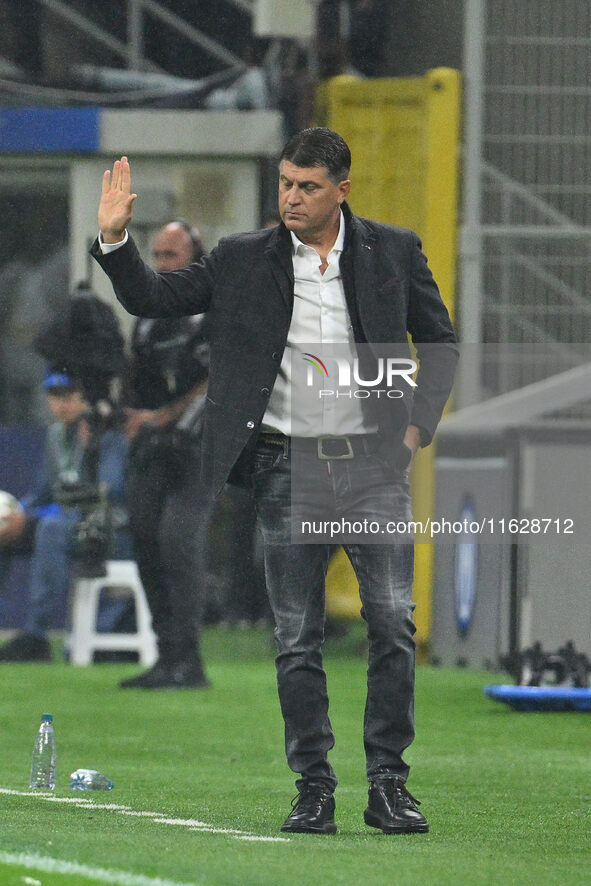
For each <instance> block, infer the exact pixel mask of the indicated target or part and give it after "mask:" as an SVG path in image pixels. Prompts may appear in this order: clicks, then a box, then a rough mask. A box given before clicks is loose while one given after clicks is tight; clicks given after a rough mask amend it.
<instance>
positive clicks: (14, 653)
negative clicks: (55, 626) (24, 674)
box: [0, 634, 52, 661]
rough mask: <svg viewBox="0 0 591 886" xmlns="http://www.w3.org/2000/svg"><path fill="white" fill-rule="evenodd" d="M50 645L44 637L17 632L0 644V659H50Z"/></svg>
mask: <svg viewBox="0 0 591 886" xmlns="http://www.w3.org/2000/svg"><path fill="white" fill-rule="evenodd" d="M51 657H52V656H51V646H50V645H49V641H48V640H46V639H45V638H44V637H35V636H34V635H33V634H17V635H16V637H13V638H12V640H9V641H8V643H5V644H4V646H0V661H51Z"/></svg>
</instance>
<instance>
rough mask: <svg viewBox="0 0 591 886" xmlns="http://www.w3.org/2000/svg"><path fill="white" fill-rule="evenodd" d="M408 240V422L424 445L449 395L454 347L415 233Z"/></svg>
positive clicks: (444, 313) (446, 320)
mask: <svg viewBox="0 0 591 886" xmlns="http://www.w3.org/2000/svg"><path fill="white" fill-rule="evenodd" d="M412 240H413V242H412V245H411V250H412V252H411V262H410V266H411V272H410V293H409V305H408V318H407V326H408V331H409V332H410V335H411V338H412V340H413V344H414V345H415V347H416V350H417V357H418V362H419V372H418V374H417V378H416V382H417V387H416V389H415V393H414V399H413V407H412V412H411V418H410V422H411V424H414V425H416V426H417V427H419V428H420V430H421V445H422V446H427V445H428V444H429V443H430V442H431V440H432V439H433V435H434V434H435V430H436V428H437V425H438V423H439V420H440V418H441V414H442V412H443V409H444V407H445V404H446V402H447V400H448V398H449V395H450V393H451V389H452V386H453V381H454V375H455V371H456V364H457V360H458V348H457V345H456V338H455V335H454V331H453V327H452V324H451V320H450V318H449V314H448V311H447V308H446V307H445V304H444V303H443V299H442V298H441V295H440V294H439V289H438V288H437V284H436V283H435V280H434V279H433V275H432V273H431V270H430V268H429V266H428V264H427V259H426V257H425V255H424V254H423V252H422V250H421V242H420V240H419V238H418V237H417V236H416V234H413V238H412Z"/></svg>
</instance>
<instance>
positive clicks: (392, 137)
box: [316, 68, 460, 645]
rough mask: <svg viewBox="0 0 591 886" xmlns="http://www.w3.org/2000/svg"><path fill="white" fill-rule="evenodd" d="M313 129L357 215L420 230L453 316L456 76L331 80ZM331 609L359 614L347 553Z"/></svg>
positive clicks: (421, 480)
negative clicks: (343, 177) (327, 137)
mask: <svg viewBox="0 0 591 886" xmlns="http://www.w3.org/2000/svg"><path fill="white" fill-rule="evenodd" d="M316 117H317V123H318V124H319V125H322V126H330V128H331V129H334V130H336V131H337V132H339V133H340V134H341V135H342V136H343V137H344V138H345V140H346V141H347V143H348V144H349V147H350V148H351V153H352V156H353V168H352V170H351V180H352V182H353V187H352V190H351V197H350V201H349V202H350V204H351V208H352V209H353V211H354V212H356V213H357V214H358V215H362V216H367V217H369V218H373V219H376V220H377V221H381V222H386V223H387V224H395V225H402V226H404V227H408V228H412V229H413V230H415V231H417V233H418V234H419V236H420V237H421V239H422V242H423V249H424V251H425V254H426V255H427V256H428V259H429V265H430V267H431V270H432V271H433V274H434V276H435V279H436V280H437V283H438V284H439V288H440V290H441V294H442V296H443V299H444V301H445V303H446V305H447V307H448V310H449V311H450V314H451V315H452V318H453V315H454V307H455V300H454V295H455V276H456V254H457V198H458V159H459V157H458V155H459V133H460V74H459V72H458V71H455V70H452V69H450V68H436V69H434V70H431V71H427V73H426V74H425V75H424V76H422V77H400V78H393V79H390V78H388V79H368V80H360V79H354V78H351V77H335V78H334V79H332V80H329V81H327V82H325V83H323V84H322V85H321V86H320V88H319V89H318V93H317V114H316ZM411 484H412V489H413V501H414V517H415V519H417V520H420V519H425V517H427V516H428V515H430V514H431V513H432V510H433V497H434V481H433V447H432V446H431V447H428V448H427V449H425V450H421V452H420V453H419V454H418V456H417V459H416V462H415V466H414V468H413V471H412V475H411ZM432 577H433V548H432V546H431V545H428V544H418V545H417V546H416V558H415V584H414V595H415V601H416V603H417V611H416V618H415V620H416V625H417V642H418V644H419V645H425V644H426V643H427V642H428V640H429V634H430V627H431V588H432ZM327 606H328V611H329V613H331V614H332V615H335V616H344V615H347V616H351V615H353V614H357V613H358V612H359V608H360V604H359V599H358V588H357V582H356V579H355V575H354V573H353V570H352V569H351V567H350V565H349V563H348V560H347V558H346V556H345V554H344V552H342V551H340V552H339V554H338V556H337V557H336V558H333V562H331V568H330V569H329V574H328V577H327Z"/></svg>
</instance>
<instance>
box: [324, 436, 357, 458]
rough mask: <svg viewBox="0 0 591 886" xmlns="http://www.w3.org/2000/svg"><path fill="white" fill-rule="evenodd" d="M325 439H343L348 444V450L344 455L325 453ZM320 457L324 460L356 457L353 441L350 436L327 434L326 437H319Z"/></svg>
mask: <svg viewBox="0 0 591 886" xmlns="http://www.w3.org/2000/svg"><path fill="white" fill-rule="evenodd" d="M325 440H341V441H342V442H344V443H346V444H347V451H346V452H345V453H344V455H325V454H324V449H323V443H324V441H325ZM317 442H318V458H321V459H323V460H324V461H340V460H341V459H345V458H355V453H354V452H353V446H352V445H351V441H350V440H349V438H348V437H332V436H330V435H327V436H325V437H318V441H317Z"/></svg>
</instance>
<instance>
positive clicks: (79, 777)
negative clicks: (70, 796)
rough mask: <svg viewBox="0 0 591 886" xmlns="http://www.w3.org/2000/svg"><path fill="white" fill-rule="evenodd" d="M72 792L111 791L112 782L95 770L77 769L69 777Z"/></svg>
mask: <svg viewBox="0 0 591 886" xmlns="http://www.w3.org/2000/svg"><path fill="white" fill-rule="evenodd" d="M70 787H71V788H72V790H73V791H112V790H113V782H112V781H111V779H110V778H107V776H106V775H103V773H102V772H97V770H96V769H77V770H76V772H72V774H71V775H70Z"/></svg>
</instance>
